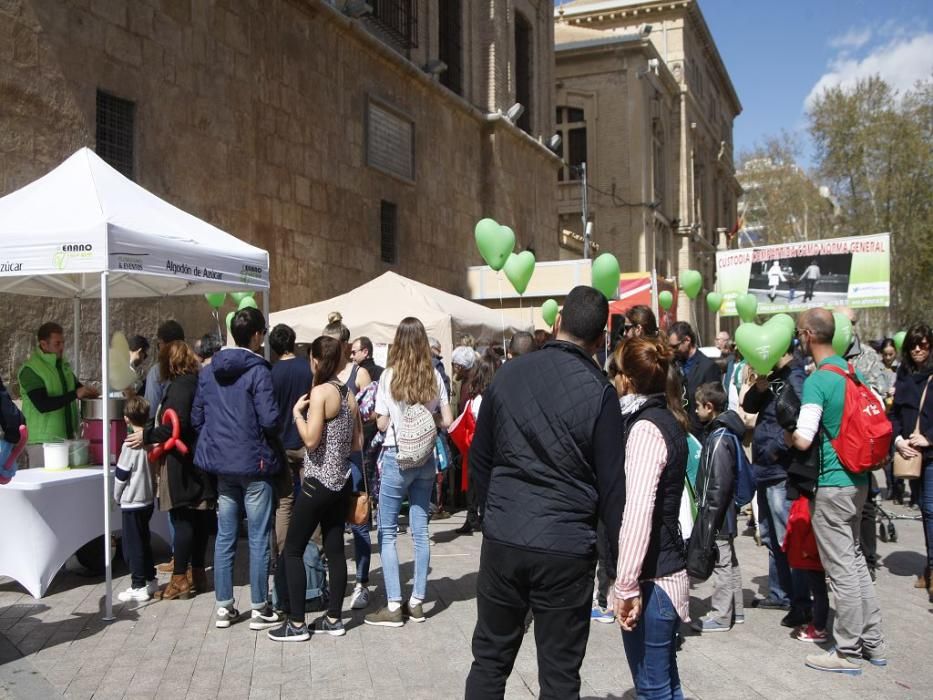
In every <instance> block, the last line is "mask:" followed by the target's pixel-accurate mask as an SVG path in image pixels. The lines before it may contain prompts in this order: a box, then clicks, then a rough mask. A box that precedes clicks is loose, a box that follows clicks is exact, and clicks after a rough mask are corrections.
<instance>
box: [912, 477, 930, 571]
mask: <svg viewBox="0 0 933 700" xmlns="http://www.w3.org/2000/svg"><path fill="white" fill-rule="evenodd" d="M914 483H918V484H920V488H921V492H920V513H921V514H922V515H923V539H924V540H925V541H926V545H927V566H929V567H930V568H933V461H931V462H927V463H926V464H924V465H923V471H921V472H920V478H919V479H917V480H916V481H915V482H914Z"/></svg>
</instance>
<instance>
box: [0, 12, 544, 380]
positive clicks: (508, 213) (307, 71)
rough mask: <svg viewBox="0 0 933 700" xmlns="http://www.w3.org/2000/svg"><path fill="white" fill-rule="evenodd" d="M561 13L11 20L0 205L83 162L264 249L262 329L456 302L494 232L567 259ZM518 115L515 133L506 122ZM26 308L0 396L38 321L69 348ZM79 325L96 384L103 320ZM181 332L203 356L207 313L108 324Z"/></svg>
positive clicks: (137, 310) (171, 312)
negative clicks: (556, 44)
mask: <svg viewBox="0 0 933 700" xmlns="http://www.w3.org/2000/svg"><path fill="white" fill-rule="evenodd" d="M552 12H553V9H552V3H551V1H550V0H482V1H479V0H477V1H476V2H473V1H472V0H471V1H469V2H468V1H467V0H369V2H368V3H350V2H347V1H346V0H334V1H332V2H327V1H325V0H69V2H67V3H62V2H60V0H0V196H2V195H4V194H7V193H9V192H11V191H13V190H15V189H17V188H18V187H21V186H23V185H25V184H26V183H28V182H30V181H31V180H33V179H35V178H36V177H38V176H40V175H42V174H43V173H45V172H47V171H48V170H50V169H51V168H53V167H54V166H55V165H57V164H58V163H60V162H61V161H62V160H64V159H65V158H66V157H67V156H68V155H70V154H71V153H72V152H74V151H75V150H76V149H77V148H79V147H81V146H85V145H87V146H91V147H96V148H97V151H98V153H100V154H102V155H103V156H104V157H105V159H107V160H108V161H109V162H111V163H112V164H115V165H116V166H117V167H119V168H120V169H122V170H123V171H124V172H125V173H126V174H129V175H130V176H131V177H132V178H133V179H134V180H135V181H136V182H138V183H139V184H141V185H142V186H144V187H146V188H147V189H149V190H150V191H152V192H153V193H155V194H156V195H158V196H160V197H162V198H164V199H166V200H168V201H170V202H172V203H173V204H176V205H177V206H179V207H181V208H182V209H185V210H187V211H189V212H191V213H193V214H195V215H197V216H200V217H202V218H204V219H205V220H207V221H209V222H211V223H213V224H215V225H217V226H219V227H220V228H222V229H224V230H226V231H229V232H230V233H232V234H233V235H235V236H237V237H239V238H241V239H243V240H245V241H248V242H250V243H253V244H255V245H259V246H262V247H264V248H266V249H267V250H268V251H269V254H270V260H271V279H272V291H271V308H272V309H280V308H287V307H291V306H295V305H299V304H304V303H308V302H311V301H316V300H320V299H325V298H328V297H330V296H333V295H335V294H339V293H343V292H346V291H348V290H349V289H351V288H353V287H354V286H357V285H359V284H361V283H363V282H365V281H367V280H369V279H372V278H373V277H375V276H377V275H379V274H381V273H382V272H384V271H385V270H387V269H391V270H394V271H396V272H398V273H400V274H402V275H406V276H409V277H412V278H414V279H417V280H419V281H422V282H425V283H428V284H431V285H435V286H437V287H440V288H442V289H445V290H448V291H451V292H454V293H460V294H463V293H464V292H465V291H466V267H467V265H469V264H475V263H479V262H480V259H479V257H478V255H477V254H476V252H475V246H474V244H473V234H472V232H473V226H474V224H475V222H476V221H477V220H478V219H480V218H482V217H484V216H491V217H494V218H496V219H497V220H499V221H500V222H502V223H508V224H509V225H511V226H512V227H513V228H514V229H515V231H516V234H517V239H518V248H519V249H521V248H524V247H525V246H530V247H533V248H534V249H535V251H536V253H537V255H538V257H539V258H541V259H553V258H556V257H557V250H558V240H557V232H556V227H555V220H556V216H557V211H556V199H555V188H556V172H557V170H558V168H559V166H560V160H559V159H558V158H557V157H556V156H555V155H554V154H553V153H551V152H550V151H548V149H547V148H546V147H545V146H544V145H543V144H542V142H541V138H542V136H547V137H549V136H550V135H551V134H552V133H553V80H554V77H553V70H554V66H553V60H554V59H553V50H552V47H553V31H554V28H553V16H552ZM522 101H523V102H524V105H523V106H524V107H525V111H524V114H523V115H522V116H521V117H520V118H517V119H516V123H515V124H513V123H512V122H511V121H510V120H509V119H507V118H505V117H503V116H502V114H503V113H505V112H507V111H508V110H509V108H510V107H511V106H512V105H513V104H514V103H516V102H522ZM50 206H54V203H50ZM25 301H26V302H27V303H23V302H24V300H23V298H21V297H13V296H10V295H0V303H2V304H3V307H4V309H5V313H4V314H3V315H2V318H0V334H2V337H3V338H4V341H5V344H6V347H5V348H4V353H3V358H4V359H3V361H2V362H0V373H2V376H3V377H4V379H5V380H8V379H9V378H10V377H11V376H12V375H13V372H14V371H15V367H16V366H17V365H18V363H19V361H20V360H21V359H22V358H23V357H24V356H25V354H26V352H27V351H28V349H29V348H30V347H31V346H32V345H33V343H34V338H33V337H32V333H33V329H34V328H37V327H38V325H39V324H40V323H41V322H42V321H43V320H48V319H57V320H59V321H60V322H62V323H63V325H65V326H66V334H67V335H68V336H72V333H73V330H74V329H73V328H71V327H70V326H71V324H70V323H69V321H70V319H71V304H70V303H68V301H67V300H66V301H59V302H54V301H50V300H42V301H41V302H40V303H38V304H36V303H32V302H30V301H29V300H25ZM386 301H387V303H392V300H386ZM83 305H84V307H85V308H84V309H83V314H84V318H85V319H86V320H87V323H86V326H85V328H84V329H81V336H82V342H81V344H82V347H83V351H82V356H83V359H84V362H83V363H82V364H83V365H84V367H87V368H89V369H88V371H89V372H90V371H91V369H92V368H96V366H97V365H98V364H99V362H98V361H97V357H98V355H97V353H98V348H99V341H98V340H97V335H96V334H97V333H98V329H99V324H98V320H97V319H98V318H99V316H98V313H99V309H98V305H97V304H95V303H91V302H84V304H83ZM227 310H228V309H225V310H224V312H226V311H227ZM172 316H173V317H176V318H179V319H180V320H181V321H182V322H183V323H184V324H185V326H186V330H187V331H188V333H189V335H190V336H191V337H192V338H193V337H195V336H197V335H200V334H201V333H203V332H206V331H208V330H210V329H211V328H212V327H213V323H212V322H211V320H210V317H209V309H208V307H207V304H206V303H205V302H203V301H201V300H200V299H182V300H173V299H165V300H157V301H152V302H133V303H132V304H130V303H116V304H114V306H113V322H112V327H113V328H114V329H120V328H123V329H125V330H126V331H127V332H128V333H137V332H138V333H143V334H146V335H149V336H152V335H154V332H155V328H156V324H157V321H158V319H160V318H165V317H172ZM351 330H352V329H351ZM89 376H92V375H89Z"/></svg>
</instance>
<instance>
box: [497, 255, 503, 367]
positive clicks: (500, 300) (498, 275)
mask: <svg viewBox="0 0 933 700" xmlns="http://www.w3.org/2000/svg"><path fill="white" fill-rule="evenodd" d="M496 288H497V289H498V291H499V321H500V322H501V323H502V354H503V357H504V356H505V308H504V307H503V304H502V273H501V272H499V271H497V272H496Z"/></svg>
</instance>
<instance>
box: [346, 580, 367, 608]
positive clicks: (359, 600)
mask: <svg viewBox="0 0 933 700" xmlns="http://www.w3.org/2000/svg"><path fill="white" fill-rule="evenodd" d="M368 605H369V589H368V588H366V587H364V586H363V585H361V584H359V583H358V584H356V587H355V588H354V589H353V595H352V596H350V609H351V610H362V609H363V608H365V607H367V606H368Z"/></svg>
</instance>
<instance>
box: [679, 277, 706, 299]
mask: <svg viewBox="0 0 933 700" xmlns="http://www.w3.org/2000/svg"><path fill="white" fill-rule="evenodd" d="M680 288H681V289H683V290H684V293H686V295H687V296H688V297H689V298H690V299H696V298H697V295H698V294H699V293H700V289H702V288H703V275H701V274H700V273H699V272H697V271H696V270H681V271H680Z"/></svg>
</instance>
